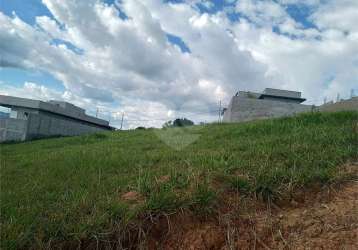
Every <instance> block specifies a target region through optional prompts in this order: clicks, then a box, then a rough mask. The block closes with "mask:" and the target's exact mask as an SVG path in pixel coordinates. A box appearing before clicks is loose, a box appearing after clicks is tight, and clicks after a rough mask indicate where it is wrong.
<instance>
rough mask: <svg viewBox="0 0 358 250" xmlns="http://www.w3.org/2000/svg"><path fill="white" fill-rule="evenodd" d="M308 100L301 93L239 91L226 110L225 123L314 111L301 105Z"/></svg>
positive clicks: (270, 90) (307, 106) (267, 90)
mask: <svg viewBox="0 0 358 250" xmlns="http://www.w3.org/2000/svg"><path fill="white" fill-rule="evenodd" d="M305 100H306V99H304V98H302V97H301V92H296V91H288V90H281V89H272V88H266V89H265V90H264V91H263V92H262V93H255V92H246V91H239V92H238V93H237V94H236V95H235V96H233V97H232V99H231V101H230V103H229V106H228V108H227V109H225V110H224V114H223V121H224V122H242V121H250V120H257V119H266V118H275V117H282V116H290V115H294V114H297V113H301V112H308V111H312V110H314V106H312V105H303V104H301V103H302V102H304V101H305Z"/></svg>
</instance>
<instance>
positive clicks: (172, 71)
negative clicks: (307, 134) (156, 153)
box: [0, 0, 358, 128]
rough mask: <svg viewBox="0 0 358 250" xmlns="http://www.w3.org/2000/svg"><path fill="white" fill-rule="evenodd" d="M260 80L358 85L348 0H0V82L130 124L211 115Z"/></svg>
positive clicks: (308, 93)
mask: <svg viewBox="0 0 358 250" xmlns="http://www.w3.org/2000/svg"><path fill="white" fill-rule="evenodd" d="M265 87H274V88H283V89H289V90H298V91H302V92H303V95H304V97H306V98H307V99H308V101H307V102H306V103H307V104H321V103H322V102H323V99H324V98H325V97H326V98H327V99H328V100H332V99H335V98H336V96H337V93H339V94H340V96H341V97H342V98H345V97H349V95H350V93H351V90H352V89H354V90H355V92H356V94H358V1H357V0H265V1H261V0H237V1H235V0H221V1H219V0H216V1H205V0H182V1H180V0H176V1H174V0H172V1H169V0H167V1H163V0H162V1H160V0H122V1H119V0H111V1H108V0H102V1H101V0H86V1H85V0H42V1H41V0H26V1H24V0H0V94H7V95H14V96H19V97H26V98H36V99H42V100H50V99H60V100H65V101H68V102H72V103H75V104H77V105H79V106H81V107H83V108H85V109H87V110H88V113H90V114H93V113H95V112H96V109H97V108H98V109H99V113H100V116H101V117H102V118H105V119H110V120H111V124H112V125H114V126H118V124H119V123H120V118H121V114H122V112H124V115H125V116H124V120H125V127H127V128H130V127H135V126H139V125H144V126H160V125H161V124H162V123H163V122H164V121H165V120H168V119H172V118H175V117H178V116H179V117H183V116H185V117H188V118H191V119H193V120H195V121H196V122H199V121H212V120H215V119H217V116H218V115H217V114H218V109H219V101H220V100H221V102H222V103H223V105H227V104H228V102H229V101H230V98H231V96H232V95H234V94H235V93H236V92H237V91H238V90H250V91H262V90H263V89H264V88H265Z"/></svg>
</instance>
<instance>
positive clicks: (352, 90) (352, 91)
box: [351, 89, 354, 99]
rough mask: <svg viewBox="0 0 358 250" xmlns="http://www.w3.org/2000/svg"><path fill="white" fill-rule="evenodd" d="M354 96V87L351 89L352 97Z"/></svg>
mask: <svg viewBox="0 0 358 250" xmlns="http://www.w3.org/2000/svg"><path fill="white" fill-rule="evenodd" d="M353 97H354V89H351V99H352V98H353Z"/></svg>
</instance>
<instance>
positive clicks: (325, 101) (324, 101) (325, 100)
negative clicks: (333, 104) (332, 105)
mask: <svg viewBox="0 0 358 250" xmlns="http://www.w3.org/2000/svg"><path fill="white" fill-rule="evenodd" d="M326 103H327V96H325V97H324V99H323V104H326Z"/></svg>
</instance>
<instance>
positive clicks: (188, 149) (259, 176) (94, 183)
mask: <svg viewBox="0 0 358 250" xmlns="http://www.w3.org/2000/svg"><path fill="white" fill-rule="evenodd" d="M357 161H358V112H338V113H312V114H302V115H299V116H297V117H291V118H282V119H274V120H267V121H257V122H248V123H242V124H212V125H207V126H193V127H190V128H185V129H167V130H158V129H150V130H140V131H139V130H138V131H118V132H110V133H100V134H93V135H88V136H80V137H70V138H54V139H47V140H38V141H32V142H25V143H13V144H3V145H0V188H1V189H0V209H1V213H0V219H1V221H0V222H1V224H0V226H1V230H0V236H1V242H0V248H1V249H96V248H97V247H98V248H101V249H111V248H112V249H113V248H114V249H121V248H126V249H128V248H131V249H136V248H142V249H143V248H144V249H145V248H146V247H149V248H150V249H160V248H163V249H166V248H167V249H170V248H171V249H223V248H224V249H225V248H226V249H237V248H239V249H240V248H241V249H245V248H246V249H260V248H261V249H268V248H270V249H280V248H286V249H289V248H291V249H320V248H319V247H317V246H318V245H320V246H322V247H323V249H354V247H355V246H354V244H355V240H356V236H357V214H356V213H355V212H356V211H357V209H356V207H355V206H356V204H355V201H356V200H357V193H356V190H357V189H356V188H355V186H354V185H355V184H354V183H355V181H357V180H358V177H357V172H356V169H357V166H356V165H354V164H352V163H353V162H357ZM347 163H350V165H345V164H347ZM344 247H346V248H344ZM321 249H322V248H321Z"/></svg>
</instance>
